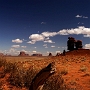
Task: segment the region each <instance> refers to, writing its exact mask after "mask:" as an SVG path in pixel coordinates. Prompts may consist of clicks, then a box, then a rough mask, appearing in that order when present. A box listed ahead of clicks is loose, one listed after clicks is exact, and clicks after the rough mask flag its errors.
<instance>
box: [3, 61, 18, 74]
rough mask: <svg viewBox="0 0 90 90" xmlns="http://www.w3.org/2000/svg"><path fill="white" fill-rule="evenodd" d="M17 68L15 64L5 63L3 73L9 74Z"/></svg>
mask: <svg viewBox="0 0 90 90" xmlns="http://www.w3.org/2000/svg"><path fill="white" fill-rule="evenodd" d="M16 68H17V65H16V63H10V62H6V63H5V65H4V72H5V73H10V72H14V71H15V70H16Z"/></svg>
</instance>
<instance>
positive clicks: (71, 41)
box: [67, 37, 83, 51]
mask: <svg viewBox="0 0 90 90" xmlns="http://www.w3.org/2000/svg"><path fill="white" fill-rule="evenodd" d="M82 47H83V46H82V41H81V40H75V38H73V37H68V41H67V50H69V51H72V50H77V49H81V48H82Z"/></svg>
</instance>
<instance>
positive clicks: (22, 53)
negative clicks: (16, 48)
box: [18, 51, 29, 56]
mask: <svg viewBox="0 0 90 90" xmlns="http://www.w3.org/2000/svg"><path fill="white" fill-rule="evenodd" d="M18 56H29V54H26V53H25V52H24V51H21V52H20V54H19V55H18Z"/></svg>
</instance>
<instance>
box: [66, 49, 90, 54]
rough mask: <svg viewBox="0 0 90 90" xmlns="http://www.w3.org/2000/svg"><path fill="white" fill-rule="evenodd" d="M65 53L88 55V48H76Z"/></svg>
mask: <svg viewBox="0 0 90 90" xmlns="http://www.w3.org/2000/svg"><path fill="white" fill-rule="evenodd" d="M66 55H90V49H78V50H73V51H68V52H66Z"/></svg>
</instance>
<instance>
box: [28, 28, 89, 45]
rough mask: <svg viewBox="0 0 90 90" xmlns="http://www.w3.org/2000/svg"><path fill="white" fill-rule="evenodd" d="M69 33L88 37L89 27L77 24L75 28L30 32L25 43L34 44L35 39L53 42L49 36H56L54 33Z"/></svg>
mask: <svg viewBox="0 0 90 90" xmlns="http://www.w3.org/2000/svg"><path fill="white" fill-rule="evenodd" d="M70 34H76V35H79V34H82V35H84V37H90V28H86V27H84V26H78V27H77V28H71V29H63V30H60V31H58V32H42V33H41V34H32V35H30V37H29V39H30V41H28V42H27V43H30V44H35V43H36V42H37V41H43V42H44V43H55V42H53V41H52V40H50V37H53V36H56V35H70Z"/></svg>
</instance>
